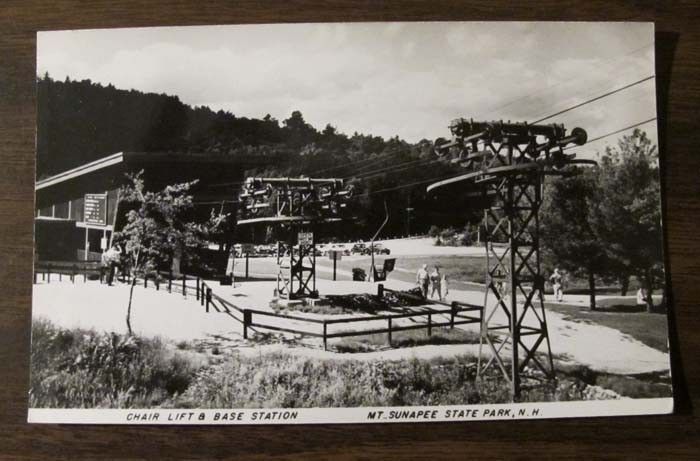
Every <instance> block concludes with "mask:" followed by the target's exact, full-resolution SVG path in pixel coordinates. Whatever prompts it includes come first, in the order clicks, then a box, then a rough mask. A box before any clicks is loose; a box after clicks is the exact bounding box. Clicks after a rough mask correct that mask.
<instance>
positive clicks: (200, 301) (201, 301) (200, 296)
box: [199, 282, 206, 306]
mask: <svg viewBox="0 0 700 461" xmlns="http://www.w3.org/2000/svg"><path fill="white" fill-rule="evenodd" d="M205 287H206V284H205V283H204V282H202V293H201V294H200V295H199V304H200V305H202V306H204V288H205Z"/></svg>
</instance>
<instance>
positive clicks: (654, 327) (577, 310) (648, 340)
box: [546, 303, 668, 352]
mask: <svg viewBox="0 0 700 461" xmlns="http://www.w3.org/2000/svg"><path fill="white" fill-rule="evenodd" d="M546 307H547V309H550V310H553V311H555V312H558V313H560V314H564V316H565V317H566V318H567V319H570V320H572V321H574V322H590V323H595V324H597V325H603V326H606V327H610V328H614V329H616V330H619V331H621V332H622V333H624V334H627V335H630V336H631V337H633V338H634V339H636V340H638V341H640V342H642V343H644V344H646V345H647V346H649V347H653V348H654V349H657V350H660V351H661V352H668V320H667V317H666V315H665V314H649V313H647V312H646V311H643V312H624V311H623V312H598V311H591V310H589V309H586V308H581V307H576V306H568V305H566V304H556V303H547V304H546Z"/></svg>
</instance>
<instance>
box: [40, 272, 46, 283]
mask: <svg viewBox="0 0 700 461" xmlns="http://www.w3.org/2000/svg"><path fill="white" fill-rule="evenodd" d="M41 281H42V282H45V281H46V271H45V270H43V271H41Z"/></svg>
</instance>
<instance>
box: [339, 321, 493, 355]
mask: <svg viewBox="0 0 700 461" xmlns="http://www.w3.org/2000/svg"><path fill="white" fill-rule="evenodd" d="M429 344H479V333H477V332H475V331H466V330H462V329H461V328H452V329H450V328H444V327H441V328H433V329H432V334H431V335H430V336H428V330H427V329H422V328H421V329H419V330H404V331H397V332H394V333H392V338H391V345H389V343H388V341H387V335H386V333H375V334H369V335H361V336H351V337H348V338H342V339H341V340H340V341H338V342H336V343H333V347H334V348H335V350H337V351H338V352H347V353H354V352H372V351H376V350H381V349H386V348H389V347H394V348H401V347H415V346H424V345H429Z"/></svg>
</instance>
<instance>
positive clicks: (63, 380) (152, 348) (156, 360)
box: [29, 320, 204, 408]
mask: <svg viewBox="0 0 700 461" xmlns="http://www.w3.org/2000/svg"><path fill="white" fill-rule="evenodd" d="M166 346H167V345H166V344H165V343H163V342H162V341H160V340H158V339H142V338H137V337H134V336H131V337H130V336H123V335H117V334H115V333H96V332H94V331H91V330H66V329H62V328H57V327H55V326H53V325H52V324H51V323H49V322H47V321H42V320H35V321H34V322H33V325H32V352H31V378H30V391H29V406H30V407H35V408H36V407H50V408H105V407H109V408H128V407H136V408H139V407H140V408H148V407H153V406H157V405H159V404H161V403H163V402H165V401H166V400H168V399H170V398H172V397H174V396H176V395H177V394H179V393H182V392H184V391H185V390H186V389H187V387H188V386H189V385H190V382H191V380H192V379H193V377H194V375H195V372H196V371H197V370H198V369H199V368H200V367H201V366H203V364H204V363H203V361H202V359H197V358H196V357H195V356H194V355H192V354H189V353H183V352H180V351H176V350H174V348H169V347H166Z"/></svg>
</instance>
